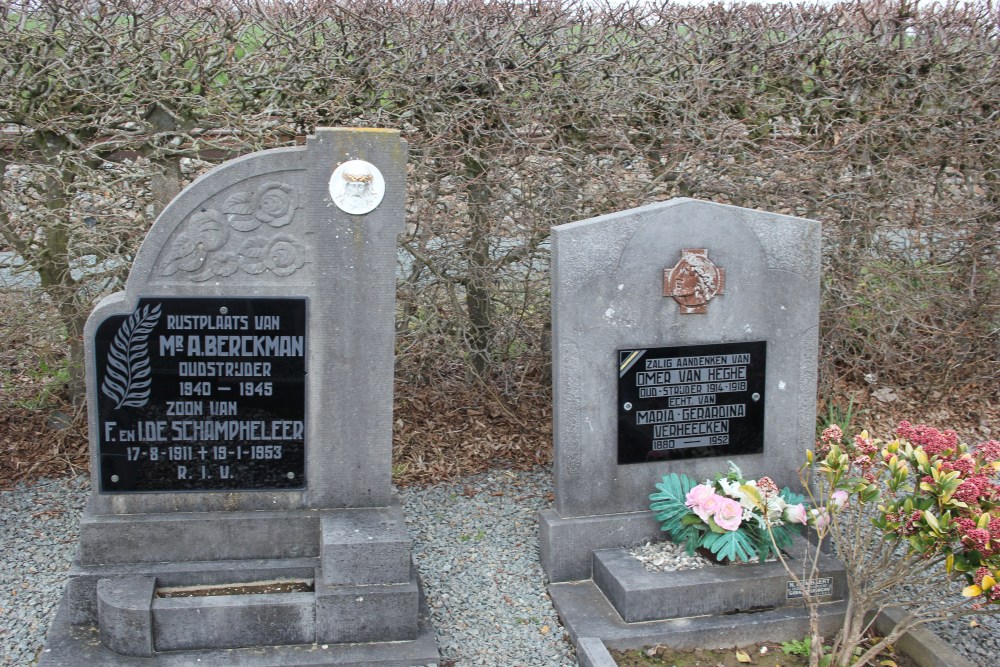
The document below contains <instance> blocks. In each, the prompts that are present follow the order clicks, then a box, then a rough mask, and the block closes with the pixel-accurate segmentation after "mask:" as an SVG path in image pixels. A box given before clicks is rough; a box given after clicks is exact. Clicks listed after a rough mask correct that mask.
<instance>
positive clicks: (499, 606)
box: [0, 468, 1000, 667]
mask: <svg viewBox="0 0 1000 667" xmlns="http://www.w3.org/2000/svg"><path fill="white" fill-rule="evenodd" d="M88 489H89V484H88V481H87V479H86V478H83V477H78V478H67V479H52V480H43V481H40V482H38V483H36V484H34V485H32V486H29V487H25V486H19V487H18V488H17V489H15V490H13V491H3V492H0V507H2V508H3V519H2V521H0V544H2V545H3V546H2V557H3V560H2V561H0V665H30V664H32V662H33V661H34V659H35V657H36V655H37V654H38V652H39V651H40V650H41V647H42V644H43V642H44V637H45V631H46V629H47V628H48V625H49V623H50V622H51V620H52V616H53V615H54V614H55V609H56V605H57V604H58V601H59V597H60V595H61V594H62V589H63V585H64V583H65V576H64V573H65V571H66V568H67V567H68V565H69V562H70V560H71V558H72V556H73V552H74V550H75V548H76V539H77V531H78V527H79V515H80V511H81V509H82V508H83V506H84V503H85V501H86V498H87V493H88ZM550 493H551V472H550V470H549V469H547V468H537V469H535V470H533V471H530V472H510V471H506V470H494V471H492V472H489V473H484V474H480V475H475V476H472V477H468V478H466V479H464V480H461V481H459V482H457V483H450V484H437V485H434V486H429V487H422V488H409V489H402V490H401V493H400V495H401V497H402V500H403V504H404V509H405V512H406V516H407V523H408V524H409V527H410V531H411V533H412V534H413V536H414V538H415V556H416V559H417V563H418V565H419V567H420V572H421V576H422V578H423V582H424V588H425V591H426V593H427V596H428V600H429V602H430V605H431V608H432V611H433V616H434V626H435V629H436V631H437V635H438V646H439V648H440V650H441V654H442V657H443V659H444V664H449V665H453V666H454V667H480V666H482V667H493V666H495V667H511V666H514V665H517V666H524V667H531V666H545V667H549V666H551V667H563V666H564V665H574V664H575V658H574V657H573V650H572V647H571V646H570V644H569V642H568V640H567V638H566V637H565V633H564V631H563V629H562V626H560V625H559V620H558V618H557V617H556V614H555V611H554V610H553V609H552V605H551V603H550V601H549V598H548V595H547V594H546V592H545V587H544V585H543V581H544V578H543V575H542V570H541V566H540V565H539V562H538V552H537V532H538V531H537V523H536V514H537V512H538V510H540V509H543V508H545V507H548V506H549V505H550V504H551V503H550V501H549V500H548V498H549V497H550V496H549V494H550ZM976 621H977V623H978V625H976V626H974V627H973V626H970V622H969V619H965V620H962V621H958V622H954V623H949V624H939V625H937V626H935V628H934V629H935V631H936V632H938V634H940V635H941V636H943V637H946V638H947V639H948V640H949V641H950V642H951V643H952V644H953V645H955V646H956V647H958V648H959V650H961V651H962V652H963V653H965V654H966V655H967V656H969V658H970V659H971V660H972V661H973V662H974V663H975V664H977V665H979V666H980V667H994V666H995V665H996V660H995V656H996V655H998V654H1000V622H998V617H983V618H978V619H976Z"/></svg>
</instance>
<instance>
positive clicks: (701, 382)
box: [618, 341, 767, 464]
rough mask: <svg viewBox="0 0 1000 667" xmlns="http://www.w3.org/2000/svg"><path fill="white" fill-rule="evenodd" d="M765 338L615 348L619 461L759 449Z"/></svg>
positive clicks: (762, 446)
mask: <svg viewBox="0 0 1000 667" xmlns="http://www.w3.org/2000/svg"><path fill="white" fill-rule="evenodd" d="M766 357H767V343H766V342H765V341H759V342H750V343H720V344H717V345H687V346H684V347H656V348H646V349H632V350H619V351H618V463H619V464H624V463H645V462H647V461H663V460H673V459H684V458H701V457H707V456H734V455H737V454H759V453H761V452H763V451H764V369H765V363H766V361H767V359H766Z"/></svg>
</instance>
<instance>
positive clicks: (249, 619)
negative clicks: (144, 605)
mask: <svg viewBox="0 0 1000 667" xmlns="http://www.w3.org/2000/svg"><path fill="white" fill-rule="evenodd" d="M315 611H316V604H315V601H314V596H313V594H312V593H275V594H258V595H219V596H205V597H186V598H163V599H160V598H158V599H156V600H154V601H153V637H154V643H155V645H156V650H157V651H184V650H200V649H213V648H242V647H248V646H258V645H260V644H261V643H262V640H266V642H267V645H268V646H284V645H288V644H312V643H314V641H315V637H316V622H315V618H316V616H315Z"/></svg>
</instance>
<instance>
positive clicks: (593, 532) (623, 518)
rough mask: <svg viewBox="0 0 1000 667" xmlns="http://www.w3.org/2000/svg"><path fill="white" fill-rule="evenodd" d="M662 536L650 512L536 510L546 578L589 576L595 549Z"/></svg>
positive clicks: (626, 544)
mask: <svg viewBox="0 0 1000 667" xmlns="http://www.w3.org/2000/svg"><path fill="white" fill-rule="evenodd" d="M661 539H663V532H662V531H661V530H660V524H659V522H658V521H657V520H656V517H654V516H653V513H652V512H649V511H646V512H628V513H625V514H599V515H595V516H582V517H570V518H563V517H561V516H559V514H558V513H557V512H556V511H555V510H542V511H541V512H539V513H538V547H539V556H540V558H541V561H542V569H543V570H545V574H546V575H547V576H548V578H549V581H551V582H559V581H580V580H582V579H590V578H591V576H593V569H592V559H591V555H592V554H593V553H594V551H595V550H597V549H614V548H617V547H631V546H635V545H637V544H642V543H644V542H650V541H652V542H655V541H657V540H661Z"/></svg>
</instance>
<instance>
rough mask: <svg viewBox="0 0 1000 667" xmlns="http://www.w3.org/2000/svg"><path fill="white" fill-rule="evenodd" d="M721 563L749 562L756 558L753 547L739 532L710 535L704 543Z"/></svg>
mask: <svg viewBox="0 0 1000 667" xmlns="http://www.w3.org/2000/svg"><path fill="white" fill-rule="evenodd" d="M702 546H704V547H705V548H707V549H708V550H709V551H711V552H712V553H713V554H715V558H716V559H717V560H719V561H723V560H729V561H748V560H750V559H751V558H753V557H754V555H755V553H754V551H753V545H752V544H750V540H749V539H748V538H747V536H746V535H744V534H743V533H742V532H741V531H739V530H734V531H731V532H727V533H721V534H720V533H708V534H707V535H706V536H705V538H704V539H703V541H702Z"/></svg>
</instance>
